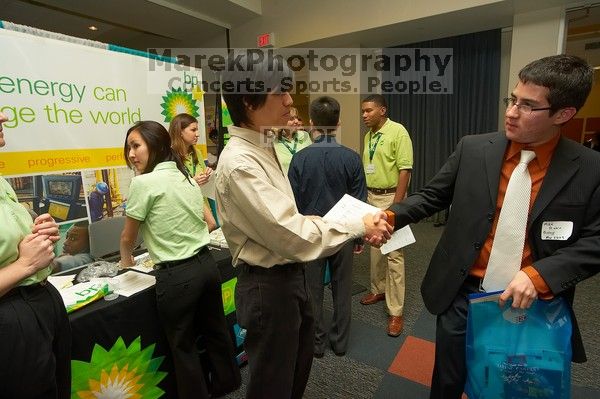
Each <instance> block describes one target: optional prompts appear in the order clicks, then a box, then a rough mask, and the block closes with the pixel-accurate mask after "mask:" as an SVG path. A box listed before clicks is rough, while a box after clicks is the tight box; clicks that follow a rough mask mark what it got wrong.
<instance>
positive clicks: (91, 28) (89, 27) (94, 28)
mask: <svg viewBox="0 0 600 399" xmlns="http://www.w3.org/2000/svg"><path fill="white" fill-rule="evenodd" d="M88 29H89V30H98V28H97V27H95V26H94V25H91V26H88Z"/></svg>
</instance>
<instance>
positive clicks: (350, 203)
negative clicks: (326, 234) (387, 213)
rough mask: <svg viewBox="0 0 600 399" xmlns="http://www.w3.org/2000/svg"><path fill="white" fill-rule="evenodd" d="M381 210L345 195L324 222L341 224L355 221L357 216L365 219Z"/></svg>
mask: <svg viewBox="0 0 600 399" xmlns="http://www.w3.org/2000/svg"><path fill="white" fill-rule="evenodd" d="M379 211H380V209H379V208H377V207H376V206H373V205H369V204H367V203H366V202H362V201H361V200H358V199H356V198H354V197H353V196H351V195H348V194H344V196H343V197H342V198H341V199H340V200H339V201H338V202H337V204H335V205H334V206H333V208H331V209H330V210H329V212H327V214H326V215H325V216H323V220H325V221H326V222H338V223H339V222H340V221H342V222H343V221H347V220H349V219H353V218H355V217H357V216H360V217H363V216H365V215H366V214H367V213H376V212H379Z"/></svg>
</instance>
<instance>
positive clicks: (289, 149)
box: [274, 130, 312, 175]
mask: <svg viewBox="0 0 600 399" xmlns="http://www.w3.org/2000/svg"><path fill="white" fill-rule="evenodd" d="M311 144H312V140H311V139H310V134H308V133H307V132H305V131H303V130H297V131H296V132H294V134H292V138H291V140H288V139H286V138H285V137H283V136H281V138H280V139H277V140H275V144H274V147H275V153H276V154H277V159H278V160H279V164H280V165H281V169H283V171H284V172H285V174H286V175H287V172H288V170H289V169H290V163H291V162H292V157H293V156H294V154H295V153H297V152H298V151H300V150H301V149H303V148H305V147H308V146H309V145H311Z"/></svg>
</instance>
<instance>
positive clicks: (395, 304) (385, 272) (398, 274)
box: [367, 191, 406, 316]
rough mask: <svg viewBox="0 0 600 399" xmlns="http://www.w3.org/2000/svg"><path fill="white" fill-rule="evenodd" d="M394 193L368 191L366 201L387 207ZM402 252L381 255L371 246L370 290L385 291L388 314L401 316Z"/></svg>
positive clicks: (403, 280) (402, 307) (402, 285)
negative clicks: (379, 193) (378, 193)
mask: <svg viewBox="0 0 600 399" xmlns="http://www.w3.org/2000/svg"><path fill="white" fill-rule="evenodd" d="M394 195H395V193H390V194H381V195H377V194H373V193H372V192H370V191H369V192H368V196H367V202H368V203H369V204H371V205H373V206H376V207H377V208H379V209H387V208H389V207H390V205H392V203H393V202H394ZM405 286H406V281H405V279H404V252H403V251H402V250H401V249H400V250H398V251H392V252H390V253H389V254H387V255H382V254H381V251H380V250H379V249H378V248H374V247H371V292H372V293H373V294H382V293H385V302H386V304H387V308H388V313H389V314H390V316H402V313H403V312H404V290H405Z"/></svg>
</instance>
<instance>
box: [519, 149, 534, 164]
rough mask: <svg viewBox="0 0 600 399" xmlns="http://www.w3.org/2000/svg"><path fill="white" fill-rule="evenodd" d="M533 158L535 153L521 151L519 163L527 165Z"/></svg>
mask: <svg viewBox="0 0 600 399" xmlns="http://www.w3.org/2000/svg"><path fill="white" fill-rule="evenodd" d="M534 158H535V152H533V151H528V150H521V160H520V161H519V163H524V164H525V165H528V164H529V162H531V161H532V160H533V159H534Z"/></svg>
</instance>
